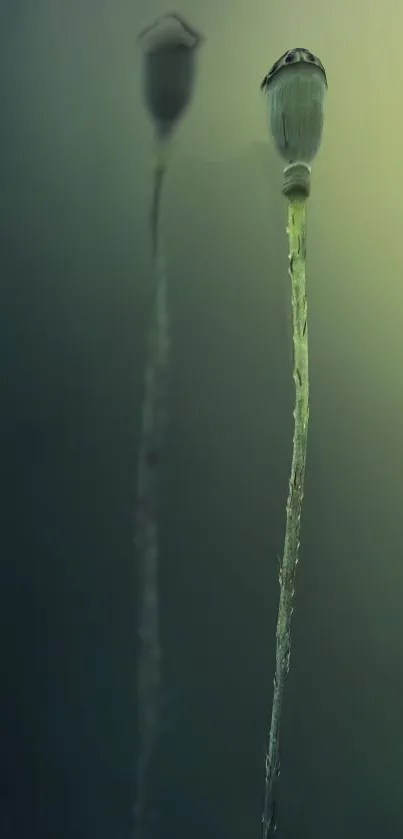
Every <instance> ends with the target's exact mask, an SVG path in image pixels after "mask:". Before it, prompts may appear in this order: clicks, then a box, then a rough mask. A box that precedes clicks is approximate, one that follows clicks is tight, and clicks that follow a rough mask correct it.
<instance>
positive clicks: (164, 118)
mask: <svg viewBox="0 0 403 839" xmlns="http://www.w3.org/2000/svg"><path fill="white" fill-rule="evenodd" d="M139 40H140V41H141V43H142V46H143V49H144V59H145V60H144V70H143V73H144V76H143V92H144V101H145V104H146V106H147V108H148V111H149V113H150V115H151V117H152V119H153V120H154V123H155V125H156V129H157V134H158V136H166V135H169V134H170V133H171V131H172V130H173V128H174V126H175V124H176V123H177V122H178V120H179V119H180V117H181V116H182V114H183V113H184V111H185V110H186V108H187V106H188V104H189V102H190V98H191V94H192V89H193V84H194V79H195V71H196V68H195V55H196V50H197V48H198V47H199V46H200V44H201V42H202V40H203V38H202V36H201V35H200V33H198V32H197V31H196V30H195V29H193V27H191V26H189V24H187V23H186V22H185V20H184V19H183V18H182V17H181V16H179V15H177V14H168V15H164V16H163V17H161V18H158V20H157V21H156V23H154V24H153V25H152V26H149V27H147V29H145V30H143V32H142V33H141V34H140V35H139Z"/></svg>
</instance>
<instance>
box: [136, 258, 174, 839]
mask: <svg viewBox="0 0 403 839" xmlns="http://www.w3.org/2000/svg"><path fill="white" fill-rule="evenodd" d="M155 272H156V277H155V281H156V290H155V295H154V303H153V308H152V314H151V323H150V332H149V341H148V353H147V360H146V367H145V374H144V385H145V387H144V399H143V410H142V423H141V435H140V447H139V457H138V471H137V510H136V539H135V541H136V546H137V556H138V568H139V591H140V603H139V607H140V608H139V610H140V619H139V629H138V658H137V662H138V663H137V704H138V733H139V746H138V760H137V789H136V804H135V808H134V835H135V837H136V839H146V837H147V835H148V833H149V832H150V830H149V820H148V818H147V814H148V810H149V805H150V801H149V775H150V768H151V763H152V759H153V757H154V755H155V749H156V745H157V743H158V737H159V734H160V724H161V720H160V707H161V642H160V632H159V596H158V591H159V581H158V574H159V527H158V507H159V472H160V464H161V454H162V446H163V436H164V429H165V424H166V418H167V389H168V373H169V334H168V327H169V323H168V313H167V285H166V274H165V268H164V265H163V261H162V258H161V256H160V255H159V254H157V255H156V258H155Z"/></svg>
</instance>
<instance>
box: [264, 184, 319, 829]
mask: <svg viewBox="0 0 403 839" xmlns="http://www.w3.org/2000/svg"><path fill="white" fill-rule="evenodd" d="M287 233H288V239H289V275H290V279H291V299H292V321H293V378H294V384H295V408H294V437H293V450H292V464H291V477H290V483H289V492H288V499H287V508H286V529H285V541H284V554H283V559H282V562H281V566H280V578H279V582H280V600H279V608H278V617H277V630H276V669H275V676H274V690H273V704H272V711H271V722H270V732H269V741H268V747H267V751H266V764H265V770H266V771H265V796H264V805H263V814H262V825H263V834H262V835H263V839H272V837H273V836H274V833H275V830H276V797H275V793H276V781H277V778H278V775H279V773H280V724H281V714H282V709H283V699H284V689H285V683H286V680H287V676H288V672H289V668H290V650H291V617H292V612H293V605H292V604H293V597H294V583H295V572H296V568H297V564H298V551H299V545H300V541H299V535H300V522H301V511H302V501H303V497H304V479H305V463H306V453H307V442H308V421H309V373H308V325H307V300H306V286H305V259H306V220H305V199H301V198H290V200H289V204H288V227H287Z"/></svg>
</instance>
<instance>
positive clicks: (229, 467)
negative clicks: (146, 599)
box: [0, 0, 403, 839]
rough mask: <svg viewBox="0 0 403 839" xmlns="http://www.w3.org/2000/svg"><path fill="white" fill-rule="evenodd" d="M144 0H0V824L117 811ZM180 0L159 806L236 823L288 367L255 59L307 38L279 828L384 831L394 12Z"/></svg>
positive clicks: (394, 355)
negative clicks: (295, 562) (306, 425)
mask: <svg viewBox="0 0 403 839" xmlns="http://www.w3.org/2000/svg"><path fill="white" fill-rule="evenodd" d="M252 5H253V8H252ZM166 10H168V7H167V6H165V5H164V4H162V3H157V2H156V1H154V2H152V3H151V2H149V0H147V2H146V0H141V2H139V0H135V2H133V0H131V2H129V1H128V0H127V2H123V0H115V2H113V3H112V2H107V0H98V2H95V0H80V2H77V0H71V2H67V0H63V1H62V0H30V2H28V0H24V2H23V0H13V2H11V0H9V1H8V2H6V0H0V97H1V129H0V170H1V187H0V196H1V199H0V213H1V216H0V237H1V245H0V260H1V263H0V345H1V352H0V388H1V395H0V399H1V408H0V411H1V413H0V422H1V436H0V439H1V460H0V464H1V472H0V474H1V507H0V509H1V513H0V521H1V531H0V532H1V554H0V561H1V571H2V574H1V586H0V598H1V602H0V614H1V618H2V631H1V649H0V656H1V662H2V666H1V674H2V682H1V706H2V708H1V722H2V731H1V773H2V776H1V788H0V792H1V804H0V836H1V837H2V839H3V837H4V839H37V837H38V839H54V837H58V839H89V837H95V836H96V837H98V839H103V838H104V837H105V839H107V837H108V839H109V838H110V837H113V839H126V837H129V836H130V830H131V809H132V805H133V801H134V793H135V788H134V781H135V757H136V726H135V712H136V709H135V700H136V696H135V683H136V673H135V666H136V662H135V630H136V596H137V592H136V568H135V554H134V548H133V544H132V537H133V515H134V498H135V471H136V448H137V443H138V431H139V411H140V404H141V396H142V369H143V363H144V354H145V339H146V328H147V314H148V301H149V290H150V283H151V282H152V275H151V265H150V258H149V243H148V239H147V217H148V203H149V198H150V177H149V171H150V154H151V141H150V137H151V129H150V126H149V123H148V120H147V116H146V114H145V112H144V109H143V108H142V105H141V97H140V77H139V67H140V57H139V55H138V54H137V52H136V47H135V36H136V34H137V33H138V31H139V30H140V29H141V28H142V27H143V26H144V25H146V24H147V23H149V22H150V21H151V20H152V19H153V18H154V17H155V16H156V15H157V14H159V13H161V12H163V11H166ZM181 11H183V13H184V14H185V15H187V16H188V17H189V19H190V20H191V21H192V22H193V23H194V24H195V25H196V26H198V27H200V28H201V29H202V31H203V32H204V33H205V34H206V36H207V42H206V44H205V46H203V49H202V50H201V52H200V67H199V77H198V84H197V87H196V91H195V97H194V103H193V105H192V108H191V110H190V111H189V114H188V115H187V116H186V119H185V120H184V122H183V125H182V126H181V128H180V131H179V133H178V137H177V141H176V144H175V149H174V154H173V159H172V165H171V168H170V172H169V176H168V180H167V184H166V193H165V196H164V222H163V223H164V239H165V244H166V255H167V265H168V271H169V279H170V301H171V314H172V362H173V364H172V387H171V416H170V427H169V433H168V440H167V452H166V460H165V466H164V474H163V499H164V501H163V510H162V519H163V525H162V527H163V533H162V568H161V577H162V581H161V600H162V604H161V608H162V643H163V652H164V679H165V691H166V721H167V727H166V730H165V732H164V734H163V737H162V740H161V751H160V755H159V764H158V766H159V768H158V770H157V771H156V773H155V791H154V797H155V802H156V810H157V816H158V818H159V821H158V826H157V828H156V831H155V835H156V836H160V837H161V839H162V837H164V839H165V837H177V838H178V839H181V837H185V836H186V837H188V836H192V837H193V839H202V837H203V839H205V837H211V839H216V837H217V839H230V837H231V839H245V837H248V839H249V837H259V835H260V812H261V804H262V792H263V751H264V742H265V736H266V729H267V721H268V716H269V709H270V701H271V684H272V674H273V664H274V642H275V634H274V632H275V618H276V606H277V596H278V586H277V559H276V556H277V554H280V553H281V551H282V544H283V534H284V507H285V499H286V492H287V482H288V474H289V465H290V454H291V436H292V400H293V391H292V378H291V368H290V344H289V324H288V323H287V318H288V303H287V301H288V277H287V242H286V235H285V221H286V204H285V201H284V200H283V199H282V197H281V195H280V185H281V163H280V161H279V160H278V159H277V157H276V155H275V152H274V151H273V149H272V147H271V144H270V143H269V142H268V141H267V139H266V134H267V132H266V128H265V119H264V103H263V102H262V101H261V99H260V96H259V84H260V81H261V78H262V77H263V75H264V73H265V72H266V71H267V69H268V67H269V66H270V65H271V63H272V62H273V61H274V60H275V59H276V58H277V57H278V56H279V55H280V54H281V53H282V52H283V51H284V50H285V49H286V48H288V47H290V46H306V47H308V48H310V49H313V50H314V51H315V52H317V54H318V55H319V56H320V58H321V59H322V60H323V62H324V64H325V66H326V69H327V72H328V79H329V93H328V101H327V107H326V120H325V132H324V138H323V149H322V151H321V153H320V156H319V158H318V160H317V162H316V163H315V165H314V171H313V186H312V196H311V198H310V201H309V206H308V225H309V228H308V290H309V291H308V293H309V300H308V304H309V317H310V367H311V393H312V395H311V426H310V440H309V458H308V470H307V481H306V499H305V507H304V515H303V528H302V548H301V562H300V566H299V572H298V580H297V591H296V604H295V606H296V608H295V615H294V620H293V645H292V655H291V671H290V678H289V684H288V689H287V697H286V705H285V711H284V724H283V739H282V773H281V783H280V811H279V834H278V835H279V839H283V837H284V839H296V838H297V837H298V839H308V837H309V839H339V837H341V836H343V837H344V839H357V837H361V836H362V837H365V839H378V837H382V839H395V837H396V839H398V837H400V836H401V832H402V808H403V803H402V794H401V780H402V773H403V740H402V733H403V725H402V716H403V711H402V700H403V678H402V665H401V661H402V652H403V641H402V628H403V621H402V605H401V604H402V595H403V570H402V568H403V566H402V536H403V522H402V512H401V511H402V497H403V493H402V473H403V447H402V422H401V417H402V411H403V387H402V382H401V347H402V339H401V334H402V303H403V293H402V283H401V280H402V266H401V235H402V234H401V180H402V172H403V163H402V159H401V147H402V142H403V120H402V118H401V109H400V105H399V103H400V99H401V85H400V81H399V79H400V75H399V73H400V70H401V65H400V52H399V50H400V40H399V39H400V32H401V27H399V25H398V21H399V16H400V21H401V18H402V12H401V9H400V6H399V4H396V3H394V2H393V0H387V2H385V3H384V4H382V7H379V8H378V6H377V5H374V6H373V7H372V6H370V7H368V5H367V4H364V3H363V0H353V2H351V0H349V2H347V0H341V2H340V3H339V4H337V6H336V5H335V4H333V5H328V4H323V3H321V2H320V0H307V2H306V3H304V4H301V3H299V2H297V0H289V2H288V3H287V4H281V3H277V4H276V6H274V5H273V8H271V5H270V4H269V3H263V0H256V2H255V3H253V4H251V3H245V2H241V0H235V1H234V2H231V3H229V0H225V1H224V0H222V2H220V3H218V2H214V3H213V2H211V0H209V2H207V0H206V2H204V3H201V2H200V0H193V2H190V1H189V2H188V3H184V4H183V6H182V7H181ZM383 36H385V37H383ZM386 36H387V45H388V50H387V53H386V54H385V55H384V56H383V58H382V49H381V46H382V44H384V45H385V44H386ZM385 49H386V47H385ZM379 53H380V55H379ZM377 56H378V57H377Z"/></svg>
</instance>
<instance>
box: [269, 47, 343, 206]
mask: <svg viewBox="0 0 403 839" xmlns="http://www.w3.org/2000/svg"><path fill="white" fill-rule="evenodd" d="M261 90H263V91H264V93H266V95H267V104H268V114H269V125H270V130H271V133H272V135H273V138H274V142H275V144H276V147H277V150H278V152H279V154H280V155H281V157H282V158H283V159H284V160H286V161H287V163H288V164H291V165H289V166H288V167H286V169H285V170H284V175H285V181H284V188H283V191H284V192H285V193H286V194H289V190H294V192H295V191H296V190H298V188H300V191H301V193H302V194H305V196H306V195H308V194H309V183H310V171H311V170H310V166H309V164H310V162H311V161H312V160H313V158H314V157H315V155H316V154H317V152H318V149H319V146H320V143H321V139H322V129H323V105H324V99H325V93H326V90H327V79H326V73H325V68H324V67H323V64H322V62H321V61H320V60H319V58H317V57H316V56H315V55H313V53H311V52H309V50H306V49H303V48H296V49H292V50H287V52H285V53H284V55H282V56H281V58H279V59H278V60H277V61H276V62H275V63H274V64H273V66H272V68H271V70H269V72H268V73H267V76H265V78H264V79H263V82H262V84H261ZM298 185H299V187H298Z"/></svg>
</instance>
